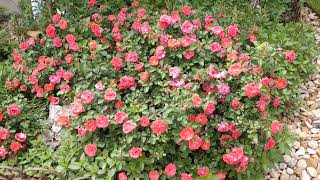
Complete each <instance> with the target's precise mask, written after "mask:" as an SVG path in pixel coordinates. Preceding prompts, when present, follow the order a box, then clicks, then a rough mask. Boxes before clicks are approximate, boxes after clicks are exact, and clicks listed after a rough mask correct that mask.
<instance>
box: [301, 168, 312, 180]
mask: <svg viewBox="0 0 320 180" xmlns="http://www.w3.org/2000/svg"><path fill="white" fill-rule="evenodd" d="M300 179H301V180H311V177H310V175H309V174H308V173H307V171H306V170H303V171H302V174H301V177H300Z"/></svg>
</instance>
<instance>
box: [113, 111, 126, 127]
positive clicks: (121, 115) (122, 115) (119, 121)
mask: <svg viewBox="0 0 320 180" xmlns="http://www.w3.org/2000/svg"><path fill="white" fill-rule="evenodd" d="M114 118H115V119H116V123H117V124H122V123H123V122H124V121H125V120H127V119H128V114H127V113H125V112H123V111H119V112H117V113H116V114H115V117H114Z"/></svg>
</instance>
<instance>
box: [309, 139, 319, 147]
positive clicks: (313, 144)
mask: <svg viewBox="0 0 320 180" xmlns="http://www.w3.org/2000/svg"><path fill="white" fill-rule="evenodd" d="M308 146H309V147H310V148H312V149H317V147H318V143H317V141H315V140H311V141H309V142H308Z"/></svg>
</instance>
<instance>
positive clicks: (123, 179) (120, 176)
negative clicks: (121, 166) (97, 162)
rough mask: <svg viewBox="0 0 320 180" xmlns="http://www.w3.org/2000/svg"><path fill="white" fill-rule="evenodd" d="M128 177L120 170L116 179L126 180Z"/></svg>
mask: <svg viewBox="0 0 320 180" xmlns="http://www.w3.org/2000/svg"><path fill="white" fill-rule="evenodd" d="M127 179H128V177H127V175H126V173H125V172H121V173H119V174H118V180H127Z"/></svg>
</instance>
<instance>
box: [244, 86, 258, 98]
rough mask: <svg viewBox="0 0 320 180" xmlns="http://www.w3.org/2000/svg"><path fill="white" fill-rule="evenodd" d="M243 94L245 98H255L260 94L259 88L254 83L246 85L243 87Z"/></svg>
mask: <svg viewBox="0 0 320 180" xmlns="http://www.w3.org/2000/svg"><path fill="white" fill-rule="evenodd" d="M245 93H246V96H248V97H249V98H251V97H255V96H258V95H259V94H260V88H259V86H258V85H257V84H255V83H248V84H247V85H246V86H245Z"/></svg>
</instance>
